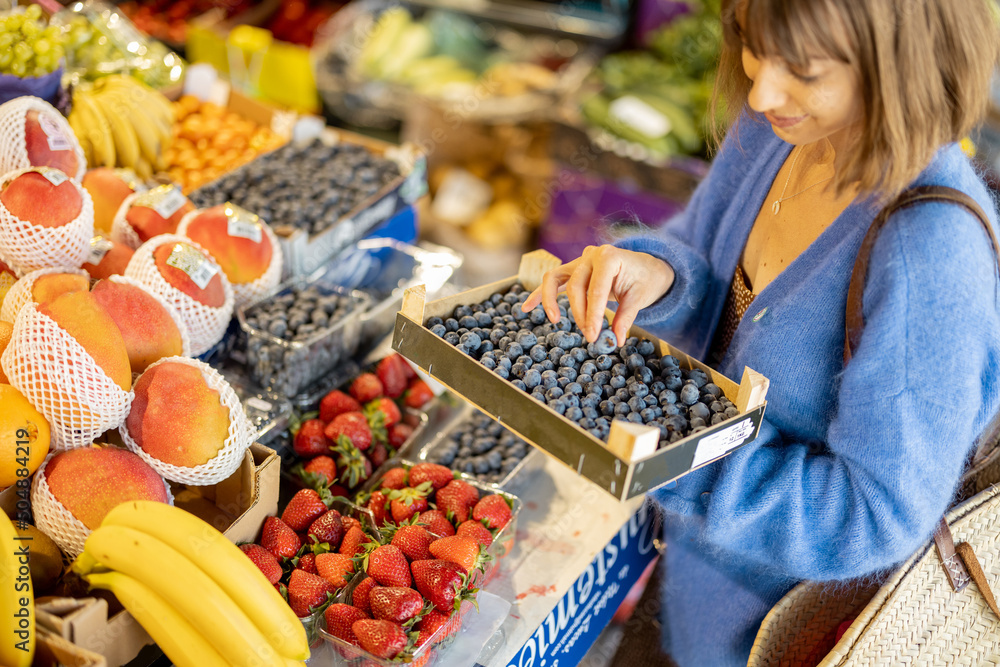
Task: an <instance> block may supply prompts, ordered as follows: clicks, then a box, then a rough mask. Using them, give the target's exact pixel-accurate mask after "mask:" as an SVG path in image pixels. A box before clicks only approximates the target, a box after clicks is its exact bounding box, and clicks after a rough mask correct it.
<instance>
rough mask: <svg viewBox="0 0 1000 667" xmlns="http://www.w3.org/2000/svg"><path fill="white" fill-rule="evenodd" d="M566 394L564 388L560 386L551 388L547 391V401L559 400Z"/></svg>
mask: <svg viewBox="0 0 1000 667" xmlns="http://www.w3.org/2000/svg"><path fill="white" fill-rule="evenodd" d="M564 393H565V392H564V391H563V389H562V387H559V386H556V387H550V388H549V389H547V390H546V391H545V400H546V401H554V400H556V399H557V398H561V397H562V395H563V394H564Z"/></svg>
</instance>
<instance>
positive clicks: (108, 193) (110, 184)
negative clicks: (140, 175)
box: [83, 167, 138, 232]
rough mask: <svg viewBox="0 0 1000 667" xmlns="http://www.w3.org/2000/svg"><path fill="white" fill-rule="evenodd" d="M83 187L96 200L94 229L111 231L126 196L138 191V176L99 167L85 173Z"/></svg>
mask: <svg viewBox="0 0 1000 667" xmlns="http://www.w3.org/2000/svg"><path fill="white" fill-rule="evenodd" d="M83 187H84V188H86V190H87V192H89V193H90V198H91V199H92V200H93V201H94V231H95V232H110V231H111V223H112V222H114V220H115V215H116V214H117V213H118V209H119V208H121V205H122V202H123V201H125V198H126V197H128V196H129V195H131V194H134V193H135V192H136V187H138V182H137V177H136V176H134V175H132V176H131V177H130V176H129V173H128V172H127V171H123V170H121V169H111V168H110V167H98V168H97V169H91V170H90V171H88V172H87V173H86V174H84V175H83Z"/></svg>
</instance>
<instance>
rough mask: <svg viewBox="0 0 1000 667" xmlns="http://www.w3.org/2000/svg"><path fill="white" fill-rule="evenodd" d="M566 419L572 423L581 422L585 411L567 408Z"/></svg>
mask: <svg viewBox="0 0 1000 667" xmlns="http://www.w3.org/2000/svg"><path fill="white" fill-rule="evenodd" d="M566 419H569V420H570V421H579V420H581V419H583V410H581V409H580V408H577V407H571V408H567V409H566Z"/></svg>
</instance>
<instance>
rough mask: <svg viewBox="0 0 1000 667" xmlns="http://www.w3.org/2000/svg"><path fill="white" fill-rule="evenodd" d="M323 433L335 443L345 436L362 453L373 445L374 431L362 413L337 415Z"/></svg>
mask: <svg viewBox="0 0 1000 667" xmlns="http://www.w3.org/2000/svg"><path fill="white" fill-rule="evenodd" d="M323 433H325V434H326V437H328V438H329V439H330V440H332V441H333V442H339V441H340V437H341V436H344V437H345V438H347V439H348V440H349V441H350V443H351V444H352V445H354V446H355V447H357V448H358V449H360V450H361V451H364V450H366V449H368V448H369V447H370V446H371V444H372V430H371V428H370V427H369V426H368V420H367V419H365V416H364V414H362V413H361V412H345V413H343V414H340V415H337V416H336V417H334V418H333V421H331V422H330V423H329V424H327V425H326V429H324V431H323Z"/></svg>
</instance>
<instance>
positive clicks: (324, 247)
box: [190, 128, 427, 276]
mask: <svg viewBox="0 0 1000 667" xmlns="http://www.w3.org/2000/svg"><path fill="white" fill-rule="evenodd" d="M426 192H427V169H426V161H425V158H424V157H423V156H422V155H421V154H420V153H419V152H418V151H417V150H416V148H415V147H414V146H412V145H411V144H404V145H402V146H393V145H391V144H388V143H384V142H381V141H377V140H375V139H370V138H368V137H363V136H361V135H355V134H352V133H349V132H343V131H339V130H333V129H331V128H326V129H325V130H324V131H323V133H322V134H321V135H320V136H319V137H316V138H313V139H312V140H310V141H307V142H295V143H290V144H286V145H285V146H282V147H281V148H278V149H277V150H274V151H271V152H270V153H266V154H264V155H262V156H260V157H258V158H257V159H255V160H253V161H251V162H249V163H247V164H245V165H243V166H242V167H239V168H238V169H236V170H234V171H231V172H229V173H228V174H225V175H224V176H222V177H221V178H218V179H216V180H215V181H212V182H211V183H208V184H207V185H204V186H202V187H201V188H199V189H198V190H195V191H194V192H192V193H191V195H190V199H191V201H192V202H194V204H195V205H196V206H197V207H199V208H208V207H210V206H215V205H218V204H224V203H226V202H233V203H234V204H237V205H239V206H242V207H244V208H246V209H247V210H250V211H254V212H255V213H257V215H259V216H260V217H261V218H262V219H264V220H267V221H268V223H269V224H270V225H271V227H272V228H273V229H274V231H275V234H277V236H278V238H279V241H280V242H281V246H282V250H283V251H284V256H285V271H286V274H287V275H291V276H306V275H309V274H311V273H312V272H314V271H316V270H317V269H318V268H320V267H321V266H323V265H324V264H325V263H326V262H327V261H328V260H330V259H331V258H332V257H333V256H334V255H336V254H337V253H338V252H340V251H341V250H343V249H344V248H346V247H347V246H348V245H350V244H351V243H353V242H355V241H357V240H358V239H360V238H363V237H364V236H365V235H366V234H367V233H368V232H369V231H371V230H372V229H374V228H375V227H376V226H378V224H379V223H382V222H384V221H386V220H388V219H389V218H391V217H392V216H393V215H395V214H396V213H398V212H399V211H401V210H402V209H404V208H406V207H407V206H409V205H411V204H413V203H414V202H415V201H416V200H417V199H419V198H420V197H421V196H423V195H424V194H425V193H426Z"/></svg>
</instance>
